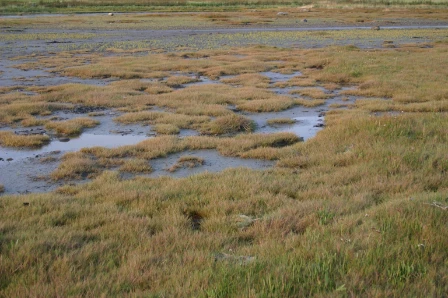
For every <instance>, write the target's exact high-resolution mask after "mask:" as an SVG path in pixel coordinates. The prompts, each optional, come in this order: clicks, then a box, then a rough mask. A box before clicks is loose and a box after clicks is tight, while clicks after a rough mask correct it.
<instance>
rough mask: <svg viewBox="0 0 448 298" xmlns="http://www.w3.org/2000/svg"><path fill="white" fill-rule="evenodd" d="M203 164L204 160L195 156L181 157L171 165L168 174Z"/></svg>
mask: <svg viewBox="0 0 448 298" xmlns="http://www.w3.org/2000/svg"><path fill="white" fill-rule="evenodd" d="M203 164H204V159H203V158H200V157H197V156H190V155H185V156H181V157H180V158H179V159H178V160H177V162H176V163H175V164H174V165H172V166H171V167H170V168H169V169H168V172H176V171H177V170H179V169H181V168H190V169H191V168H196V167H199V166H202V165H203Z"/></svg>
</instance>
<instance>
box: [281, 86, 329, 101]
mask: <svg viewBox="0 0 448 298" xmlns="http://www.w3.org/2000/svg"><path fill="white" fill-rule="evenodd" d="M289 93H290V94H300V95H303V96H307V97H311V98H313V99H327V98H330V97H331V94H327V93H325V92H324V91H323V90H322V89H319V88H303V89H298V90H292V91H290V92H289Z"/></svg>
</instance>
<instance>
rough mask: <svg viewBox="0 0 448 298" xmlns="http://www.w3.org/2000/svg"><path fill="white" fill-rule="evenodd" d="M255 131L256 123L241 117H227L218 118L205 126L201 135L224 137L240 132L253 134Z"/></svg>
mask: <svg viewBox="0 0 448 298" xmlns="http://www.w3.org/2000/svg"><path fill="white" fill-rule="evenodd" d="M254 129H255V123H254V122H253V121H252V120H250V119H248V118H246V117H243V116H240V115H235V114H232V115H227V116H222V117H218V118H216V119H215V120H213V121H212V122H210V123H207V124H206V125H204V126H203V128H202V130H201V133H203V134H209V135H222V134H231V133H238V132H252V131H254Z"/></svg>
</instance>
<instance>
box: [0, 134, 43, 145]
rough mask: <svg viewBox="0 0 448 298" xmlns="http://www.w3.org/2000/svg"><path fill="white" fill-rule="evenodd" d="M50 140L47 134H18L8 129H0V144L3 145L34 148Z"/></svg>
mask: <svg viewBox="0 0 448 298" xmlns="http://www.w3.org/2000/svg"><path fill="white" fill-rule="evenodd" d="M48 142H50V137H49V136H47V135H31V136H20V135H16V134H14V133H13V132H10V131H0V144H1V145H2V146H5V147H27V148H36V147H40V146H43V145H45V144H47V143H48Z"/></svg>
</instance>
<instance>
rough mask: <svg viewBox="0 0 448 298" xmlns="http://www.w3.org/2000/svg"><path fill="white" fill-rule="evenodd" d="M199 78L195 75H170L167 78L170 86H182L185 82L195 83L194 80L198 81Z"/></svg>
mask: <svg viewBox="0 0 448 298" xmlns="http://www.w3.org/2000/svg"><path fill="white" fill-rule="evenodd" d="M198 81H199V79H197V78H195V77H188V76H172V77H169V78H168V79H167V80H166V84H167V85H168V87H172V88H173V87H174V88H175V87H180V86H182V85H184V84H189V83H194V82H198Z"/></svg>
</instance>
